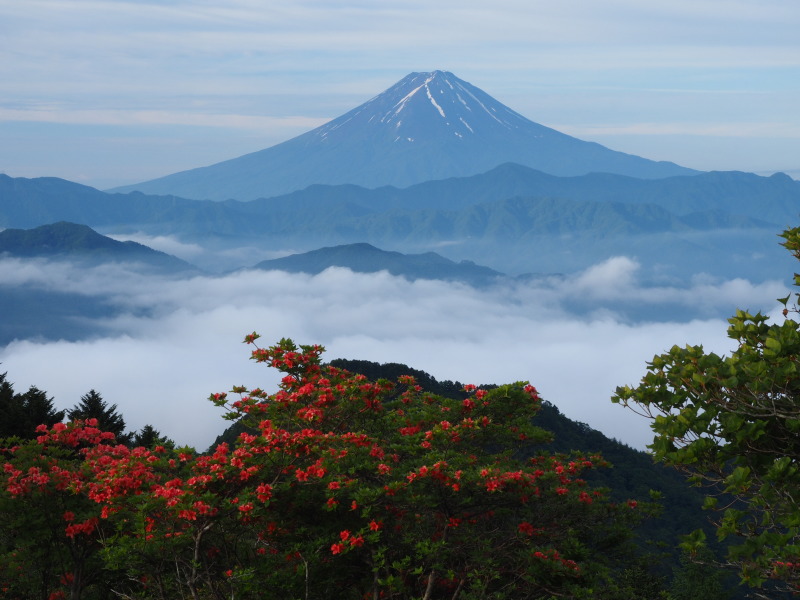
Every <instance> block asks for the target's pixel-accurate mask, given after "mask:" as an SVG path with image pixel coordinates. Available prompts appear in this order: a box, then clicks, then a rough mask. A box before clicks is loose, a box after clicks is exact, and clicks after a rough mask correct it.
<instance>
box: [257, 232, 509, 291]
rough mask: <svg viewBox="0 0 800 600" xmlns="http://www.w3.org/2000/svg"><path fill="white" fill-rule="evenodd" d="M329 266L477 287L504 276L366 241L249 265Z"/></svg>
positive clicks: (301, 269) (297, 269)
mask: <svg viewBox="0 0 800 600" xmlns="http://www.w3.org/2000/svg"><path fill="white" fill-rule="evenodd" d="M331 267H343V268H347V269H350V270H351V271H353V272H355V273H377V272H379V271H387V272H388V273H389V274H391V275H396V276H402V277H405V278H406V279H409V280H411V281H415V280H417V279H436V280H444V281H459V282H462V283H466V284H469V285H472V286H477V287H480V286H485V285H489V284H491V283H493V282H497V281H499V280H501V279H505V278H506V275H505V274H503V273H500V272H499V271H495V270H494V269H490V268H488V267H482V266H480V265H477V264H475V263H474V262H472V261H461V262H458V263H457V262H454V261H452V260H450V259H447V258H445V257H443V256H441V255H440V254H437V253H436V252H425V253H421V254H403V253H401V252H394V251H387V250H381V249H380V248H376V247H375V246H373V245H372V244H368V243H366V242H359V243H354V244H342V245H338V246H328V247H324V248H319V249H317V250H311V251H310V252H303V253H297V254H291V255H289V256H284V257H281V258H274V259H270V260H264V261H261V262H260V263H258V264H256V265H255V266H254V267H252V268H253V269H260V270H278V271H286V272H289V273H308V274H311V275H316V274H318V273H321V272H322V271H324V270H326V269H328V268H331Z"/></svg>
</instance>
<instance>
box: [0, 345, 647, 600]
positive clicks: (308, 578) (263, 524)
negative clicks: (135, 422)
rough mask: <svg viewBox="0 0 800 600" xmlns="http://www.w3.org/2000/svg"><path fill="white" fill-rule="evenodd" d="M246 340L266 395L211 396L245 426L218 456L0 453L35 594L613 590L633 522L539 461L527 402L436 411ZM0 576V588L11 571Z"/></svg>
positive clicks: (473, 595)
mask: <svg viewBox="0 0 800 600" xmlns="http://www.w3.org/2000/svg"><path fill="white" fill-rule="evenodd" d="M257 340H258V336H257V335H256V334H251V335H249V336H247V338H246V340H245V341H246V342H247V343H248V344H251V345H252V346H253V348H254V349H253V351H252V358H253V359H254V360H256V361H258V362H261V363H265V364H266V365H268V366H270V367H272V368H275V369H278V370H280V371H281V372H282V373H283V375H284V376H283V379H282V380H281V383H280V385H279V388H278V390H277V391H275V392H274V393H267V392H266V391H264V390H261V389H249V388H244V387H236V388H234V389H233V390H232V391H231V392H228V393H215V394H213V395H212V396H211V398H210V400H211V401H212V402H214V403H215V404H216V405H217V406H219V407H220V408H223V409H224V410H225V411H226V415H225V416H226V417H227V418H228V419H231V420H235V421H237V422H239V423H240V425H244V426H245V427H244V431H243V432H242V433H241V435H240V436H239V437H238V439H237V440H236V442H235V443H234V444H230V445H228V444H220V445H219V446H217V447H216V448H215V449H213V450H212V451H210V452H208V453H205V454H198V453H196V452H195V451H194V450H192V449H190V448H172V447H163V446H155V447H153V448H149V449H148V448H143V447H140V448H128V447H126V446H124V445H121V444H118V443H116V442H114V441H113V440H111V439H109V436H108V435H107V434H103V433H102V432H100V431H98V430H97V429H96V428H95V427H93V423H90V422H80V421H78V422H74V423H70V424H67V425H64V424H56V425H55V426H53V427H46V426H45V427H42V428H41V431H40V436H39V437H38V439H36V440H34V441H32V442H28V443H27V444H22V445H18V446H16V447H13V448H8V449H7V450H6V462H5V466H4V479H3V481H2V484H3V485H2V488H3V491H2V494H3V496H2V499H3V502H5V503H6V504H8V505H9V506H15V507H17V512H19V511H20V510H21V509H20V507H21V506H23V505H25V504H27V503H29V502H31V501H32V500H34V499H36V501H37V502H39V501H41V502H42V503H43V504H46V503H48V502H49V503H51V504H53V507H51V508H50V509H49V513H48V514H50V513H52V515H55V516H53V519H54V521H53V522H54V523H57V525H58V526H57V527H55V528H51V530H50V531H49V533H48V535H50V536H51V538H52V539H53V540H56V543H57V544H60V546H62V547H63V549H64V551H63V555H64V557H65V559H64V560H61V561H60V562H59V563H58V564H54V565H52V567H51V569H50V571H49V572H48V573H46V574H43V575H42V578H43V581H44V582H46V585H44V584H43V585H44V587H42V586H40V589H44V590H46V592H47V594H49V595H50V596H51V597H52V598H58V597H70V598H79V597H86V598H88V597H102V596H103V595H104V594H106V595H107V594H116V595H118V596H119V597H125V598H163V599H168V598H169V599H172V598H180V597H188V598H196V599H200V598H263V597H265V596H266V597H275V598H303V599H305V598H330V597H332V595H335V596H336V597H337V598H353V599H361V598H373V599H377V598H396V599H398V600H399V599H410V598H423V599H432V598H449V599H461V600H468V599H477V598H503V599H514V598H549V597H552V596H567V597H587V598H588V597H593V598H600V597H603V593H604V590H608V589H611V587H613V586H612V585H611V583H610V582H611V580H612V579H613V576H614V573H615V571H617V570H619V569H620V568H622V566H624V561H623V559H622V558H621V557H622V556H624V553H625V552H626V550H627V546H626V541H627V539H628V538H629V536H630V531H631V528H632V526H633V525H634V524H635V523H636V522H637V521H638V520H639V519H640V514H641V512H642V510H641V509H642V507H641V506H639V505H637V503H636V502H635V501H633V500H630V501H628V502H623V503H613V502H611V501H610V500H608V498H607V497H606V495H605V493H604V492H603V491H602V490H596V489H592V488H591V487H590V486H589V485H588V484H587V483H586V481H585V479H584V475H585V474H586V473H587V472H591V471H592V470H594V469H597V468H600V467H605V466H606V464H605V462H604V461H603V460H602V458H601V457H599V456H595V455H588V456H587V455H581V454H573V455H553V454H549V453H543V452H541V451H540V448H541V446H542V444H543V443H544V442H546V441H548V440H549V438H550V434H549V433H548V432H546V431H544V430H542V429H540V428H538V427H537V426H536V425H535V417H536V413H537V411H538V410H539V407H540V403H541V400H540V398H539V395H538V393H537V391H536V389H535V388H534V387H533V386H532V385H530V384H528V383H525V382H522V383H515V384H512V385H505V386H500V387H497V388H493V389H491V390H486V389H478V388H476V387H475V386H466V388H465V390H464V395H463V398H461V399H450V398H443V397H440V396H434V395H432V394H429V393H426V392H425V391H424V390H422V389H421V388H420V386H418V385H417V384H416V382H415V381H414V380H413V378H410V377H406V378H403V379H402V380H401V381H400V382H398V383H392V382H389V381H384V380H381V381H369V380H367V379H366V377H364V376H362V375H355V374H353V373H350V372H348V371H345V370H342V369H338V368H335V367H332V366H330V365H325V364H323V362H322V353H323V348H322V347H320V346H297V345H295V344H294V343H293V342H292V341H290V340H281V341H280V342H278V343H277V344H275V345H273V346H270V347H266V348H262V347H260V346H259V345H258V341H257ZM32 456H36V457H38V458H36V459H35V460H34V459H32V458H31V457H32ZM32 460H33V462H31V461H32ZM34 463H35V464H34ZM62 509H63V510H62ZM59 512H60V514H58V513H59ZM20 535H22V534H21V533H20ZM6 546H7V548H10V546H9V545H8V544H6ZM12 546H13V544H12ZM78 555H80V556H81V557H83V558H82V559H81V560H82V561H83V562H81V560H78V558H77V556H78ZM23 562H24V561H23ZM7 564H10V563H7ZM89 564H92V565H100V566H98V567H96V568H95V570H94V573H101V574H102V581H98V580H97V579H96V578H92V577H89V576H88V574H87V565H89ZM12 571H13V570H12ZM0 577H2V578H3V580H2V581H0V585H5V586H6V587H7V588H8V589H12V587H13V586H15V585H16V583H15V580H14V574H13V572H9V571H8V570H6V572H4V573H2V574H1V575H0ZM13 589H14V590H16V589H17V588H13ZM22 592H25V593H22ZM27 593H28V592H27V591H26V590H21V589H20V594H19V597H34V595H33V594H29V595H26V594H27ZM36 597H42V596H41V594H40V595H39V596H36ZM44 597H47V595H46V594H45V595H44ZM609 597H610V596H609Z"/></svg>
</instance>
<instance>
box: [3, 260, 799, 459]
mask: <svg viewBox="0 0 800 600" xmlns="http://www.w3.org/2000/svg"><path fill="white" fill-rule="evenodd" d="M637 269H638V266H637V264H636V263H635V262H634V261H632V260H630V259H628V258H625V257H617V258H613V259H611V260H608V261H605V262H603V263H600V264H598V265H595V266H594V267H592V268H590V269H588V270H586V271H584V272H582V273H578V274H576V275H574V276H569V277H564V278H560V279H552V280H541V281H532V282H528V283H515V284H509V285H504V286H498V287H495V288H491V289H485V290H476V289H473V288H470V287H467V286H465V285H461V284H456V283H446V282H440V281H415V282H409V281H407V280H405V279H402V278H398V277H392V276H390V275H388V274H386V273H377V274H369V275H365V274H355V273H352V272H351V271H349V270H345V269H340V268H333V269H329V270H327V271H325V272H324V273H322V274H320V275H317V276H308V275H302V274H300V275H297V274H287V273H282V272H261V271H240V272H237V273H234V274H229V275H225V276H195V277H192V278H186V279H171V278H167V277H163V276H152V275H145V274H142V273H140V272H137V271H135V270H131V269H122V268H121V267H119V266H114V265H106V266H102V267H96V268H91V269H78V268H76V267H71V266H69V265H64V264H63V263H59V264H54V263H48V262H44V261H35V260H28V261H22V260H16V259H9V258H5V259H2V260H0V282H1V283H0V294H2V293H3V289H5V290H10V289H13V288H15V287H18V286H27V287H28V288H36V289H39V290H41V291H42V292H43V293H44V292H45V291H59V292H70V293H77V294H80V295H85V296H86V297H87V299H88V298H89V297H98V296H99V297H104V298H108V299H110V301H111V302H112V304H114V305H115V306H116V312H115V315H114V316H111V317H106V318H104V319H102V320H100V319H96V318H95V319H91V320H90V321H86V322H85V325H86V331H87V335H86V337H85V338H84V339H79V340H77V341H53V340H44V339H21V340H15V341H12V342H11V343H9V344H8V345H7V346H5V347H2V348H0V363H2V365H1V366H0V370H1V371H4V372H7V373H8V380H9V381H11V382H12V383H13V384H14V386H15V389H16V391H18V392H21V391H25V390H26V389H27V388H28V386H30V385H36V386H38V387H39V388H41V389H44V390H46V391H47V392H48V393H49V394H50V395H51V396H53V397H54V398H55V403H56V405H57V406H58V407H59V408H66V407H72V406H73V405H74V404H75V403H77V402H78V400H79V398H80V396H81V395H82V394H84V393H86V392H87V391H88V390H89V389H95V390H97V391H98V392H100V393H101V394H102V396H103V397H104V398H105V399H106V400H107V401H108V402H110V403H115V404H117V405H118V408H119V411H120V412H121V413H122V415H123V416H124V418H125V420H126V423H127V424H128V427H129V428H130V429H139V428H141V427H142V426H143V425H145V424H146V423H150V424H152V425H153V426H155V427H156V428H157V429H159V430H160V431H161V432H162V433H163V434H165V435H168V436H169V437H171V438H172V439H174V440H175V441H176V442H178V443H179V444H189V445H192V446H195V447H196V448H198V449H201V450H203V449H205V448H206V447H208V445H209V444H211V442H212V441H213V440H214V438H215V436H216V435H217V434H219V433H221V432H222V430H223V429H224V428H225V427H226V426H227V425H228V422H226V421H223V420H222V419H220V418H219V415H220V413H221V411H220V410H219V409H216V408H214V407H213V406H212V404H211V403H210V402H208V401H207V400H206V398H207V397H208V396H209V394H211V393H214V392H221V391H227V390H229V389H230V388H231V387H232V386H234V385H245V386H250V387H262V388H266V389H268V390H269V389H274V387H275V384H276V382H277V381H278V380H279V377H278V375H277V373H275V372H271V371H270V370H269V369H268V368H267V367H265V366H263V365H256V364H255V363H252V362H251V361H250V360H249V350H250V347H248V346H246V345H244V344H242V343H241V340H242V339H243V338H244V336H245V335H246V334H247V333H250V332H252V331H254V330H255V331H258V332H259V333H260V334H261V335H262V340H261V341H262V342H263V343H264V344H270V343H272V342H273V341H276V340H278V339H280V338H282V337H291V338H293V339H294V340H295V341H296V342H298V343H309V344H310V343H320V344H323V345H324V346H325V347H326V348H327V354H326V356H327V358H328V359H333V358H340V357H341V358H353V359H365V360H372V361H378V362H400V363H405V364H407V365H409V366H411V367H414V368H416V369H421V370H424V371H427V372H428V373H430V374H431V375H433V376H434V377H436V378H437V379H439V380H445V379H450V380H457V381H460V382H462V383H475V384H480V383H506V382H512V381H518V380H529V381H530V382H531V383H533V384H534V385H535V386H537V387H538V389H539V390H540V392H541V394H542V396H543V397H544V398H545V399H547V400H549V401H550V402H552V403H554V404H555V405H556V406H558V407H559V409H560V410H561V411H562V412H563V413H564V414H566V415H567V416H568V417H570V418H572V419H575V420H578V421H582V422H584V423H587V424H589V425H590V426H592V427H594V428H595V429H599V430H600V431H602V432H603V433H605V434H606V435H608V436H610V437H614V438H617V439H619V440H622V441H624V442H626V443H628V444H629V445H632V446H635V447H637V448H644V447H645V445H646V444H647V443H649V441H650V440H651V436H650V435H649V429H648V425H647V423H646V422H645V421H644V420H643V419H641V418H640V417H637V416H635V415H634V414H632V413H631V412H630V411H627V410H625V409H623V408H621V407H619V406H616V405H613V404H612V403H611V402H610V401H609V398H610V396H611V395H612V393H613V391H614V389H615V387H616V386H618V385H622V384H633V383H636V382H637V381H638V380H639V379H640V378H641V376H642V375H643V374H644V373H645V363H646V362H647V361H648V360H650V359H651V358H652V357H653V355H654V354H656V353H660V352H662V351H664V350H667V349H668V348H669V347H671V346H672V345H673V344H678V345H684V344H687V343H688V344H703V345H704V346H705V348H706V349H708V350H713V351H715V352H718V353H724V352H727V351H729V350H730V349H731V348H732V342H731V340H729V339H728V338H727V336H726V327H727V323H726V321H725V319H726V317H727V316H729V315H731V314H733V312H734V310H735V309H736V308H737V307H740V308H745V309H750V310H752V311H756V310H762V311H772V312H773V313H774V314H775V315H776V316H777V315H778V311H777V308H776V307H777V303H776V302H775V299H776V298H778V297H780V296H785V295H786V294H788V293H789V292H788V289H787V287H786V286H785V285H784V283H782V282H767V283H762V284H759V285H754V284H751V283H750V282H748V281H745V280H729V281H716V280H713V279H711V278H708V277H703V276H698V277H696V278H695V280H694V281H693V282H692V284H691V285H687V286H683V287H660V288H652V287H642V286H640V285H638V283H637V278H638V274H639V273H638V270H637ZM98 326H102V327H101V329H98V328H97V327H98ZM98 331H101V333H97V332H98Z"/></svg>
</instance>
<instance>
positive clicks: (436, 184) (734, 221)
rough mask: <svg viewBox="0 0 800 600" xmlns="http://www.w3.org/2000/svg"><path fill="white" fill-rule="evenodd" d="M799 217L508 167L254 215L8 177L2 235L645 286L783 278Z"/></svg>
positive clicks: (758, 190)
mask: <svg viewBox="0 0 800 600" xmlns="http://www.w3.org/2000/svg"><path fill="white" fill-rule="evenodd" d="M798 214H800V182H797V181H794V180H792V179H791V178H789V177H788V176H785V175H782V174H777V175H773V176H771V177H761V176H758V175H753V174H751V173H740V172H711V173H701V174H698V175H692V176H676V177H669V178H664V179H653V180H646V179H635V178H631V177H627V176H623V175H614V174H589V175H582V176H575V177H557V176H553V175H548V174H545V173H542V172H540V171H536V170H533V169H531V168H529V167H524V166H521V165H515V164H504V165H501V166H498V167H496V168H494V169H492V170H491V171H488V172H486V173H483V174H480V175H473V176H470V177H463V178H450V179H445V180H436V181H429V182H425V183H421V184H417V185H414V186H411V187H408V188H404V189H398V188H394V187H388V186H387V187H382V188H377V189H367V188H362V187H359V186H355V185H340V186H326V185H314V186H310V187H308V188H306V189H304V190H300V191H296V192H292V193H291V194H287V195H284V196H278V197H274V198H267V199H261V200H255V201H251V202H239V201H233V200H230V201H225V202H213V201H195V200H187V199H183V198H179V197H176V196H147V195H144V194H141V193H138V192H135V193H130V194H108V193H104V192H100V191H98V190H95V189H94V188H90V187H86V186H82V185H79V184H76V183H72V182H68V181H65V180H60V179H55V178H40V179H23V178H11V177H7V176H4V175H0V227H17V228H31V227H36V226H39V225H42V224H47V223H53V222H57V221H62V220H63V221H70V222H75V223H83V224H87V225H89V226H91V227H93V228H95V229H98V230H99V231H101V232H102V233H108V234H126V233H127V234H132V233H144V234H147V235H172V236H177V237H179V238H180V239H181V240H183V241H185V242H190V243H195V244H200V245H202V246H204V247H207V246H210V247H215V248H219V249H224V248H227V247H231V246H245V245H251V246H253V247H257V248H261V249H264V250H265V251H269V252H277V251H280V252H286V251H287V249H290V250H291V251H293V252H306V251H310V250H315V249H318V248H320V247H322V246H337V245H344V244H354V243H362V242H363V243H368V244H372V245H374V246H377V247H379V248H383V249H385V250H395V251H400V252H404V253H421V252H428V251H435V252H437V253H439V254H441V255H443V256H445V257H447V258H449V259H451V260H454V261H456V262H458V261H461V260H465V259H466V260H471V261H474V262H476V263H478V264H482V265H486V266H488V267H490V268H492V269H495V270H497V271H501V272H505V273H510V274H521V273H553V272H572V271H575V270H579V269H583V268H586V267H588V266H590V265H591V264H595V263H597V262H599V261H601V260H603V259H606V258H609V257H611V256H618V255H626V256H630V257H632V258H635V259H637V260H638V261H639V262H640V263H641V264H642V268H643V274H645V276H648V277H660V276H668V277H678V278H684V279H685V278H687V277H689V276H691V275H692V274H694V273H697V272H706V273H710V274H714V275H719V276H724V277H735V276H741V277H749V278H752V279H754V280H763V279H765V278H772V277H783V276H784V275H785V273H786V272H787V271H786V269H791V268H793V267H792V266H791V263H790V262H789V260H788V259H787V256H788V255H786V253H785V252H784V251H783V250H782V249H781V248H780V247H779V246H778V243H777V242H778V239H777V237H776V235H777V234H778V233H779V232H780V231H781V230H783V229H784V228H785V227H787V226H789V225H793V224H796V223H797V220H798ZM216 255H218V256H223V255H224V253H223V252H221V251H220V252H217V253H216ZM200 266H201V267H204V268H208V265H204V264H200ZM250 266H252V265H250V264H224V265H221V266H215V267H214V268H215V269H216V270H222V269H232V268H241V267H250Z"/></svg>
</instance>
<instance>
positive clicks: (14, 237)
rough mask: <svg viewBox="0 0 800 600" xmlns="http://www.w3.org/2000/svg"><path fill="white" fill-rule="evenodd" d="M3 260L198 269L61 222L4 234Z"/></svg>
mask: <svg viewBox="0 0 800 600" xmlns="http://www.w3.org/2000/svg"><path fill="white" fill-rule="evenodd" d="M0 256H13V257H18V258H50V259H60V260H72V261H76V260H78V261H81V262H83V263H89V264H99V263H107V262H125V263H136V264H139V265H143V266H146V267H149V268H154V269H157V270H158V271H168V272H176V271H185V270H190V269H194V267H193V266H192V265H190V264H189V263H187V262H185V261H183V260H181V259H179V258H176V257H174V256H170V255H169V254H165V253H163V252H159V251H157V250H153V249H152V248H148V247H147V246H144V245H142V244H138V243H136V242H131V241H125V242H119V241H117V240H113V239H111V238H109V237H106V236H104V235H100V234H99V233H97V232H96V231H94V230H93V229H92V228H91V227H89V226H87V225H80V224H76V223H68V222H66V221H60V222H58V223H53V224H51V225H42V226H40V227H36V228H34V229H5V230H3V231H0Z"/></svg>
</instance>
